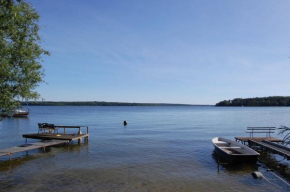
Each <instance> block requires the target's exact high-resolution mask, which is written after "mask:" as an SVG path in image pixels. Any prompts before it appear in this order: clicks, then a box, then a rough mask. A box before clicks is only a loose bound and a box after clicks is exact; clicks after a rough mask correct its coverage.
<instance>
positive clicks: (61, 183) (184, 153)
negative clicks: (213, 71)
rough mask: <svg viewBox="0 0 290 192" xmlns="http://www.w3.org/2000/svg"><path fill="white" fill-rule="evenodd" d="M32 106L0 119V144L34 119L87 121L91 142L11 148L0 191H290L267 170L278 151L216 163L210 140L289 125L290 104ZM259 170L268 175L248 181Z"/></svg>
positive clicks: (13, 140) (32, 127)
mask: <svg viewBox="0 0 290 192" xmlns="http://www.w3.org/2000/svg"><path fill="white" fill-rule="evenodd" d="M30 111H31V114H30V117H29V118H5V119H3V120H2V121H1V122H0V149H3V148H9V147H13V146H17V145H21V144H23V143H24V142H25V139H24V138H22V134H26V133H35V132H37V131H38V126H37V123H54V124H55V125H87V126H89V128H90V129H89V131H90V136H89V141H88V143H82V144H81V145H78V143H77V142H74V143H70V144H68V145H62V146H56V147H50V148H48V149H47V150H46V152H45V153H44V152H42V150H35V151H31V152H29V154H28V155H26V153H19V154H14V155H13V160H12V161H11V162H10V161H9V157H7V156H5V157H1V158H0V191H17V192H19V191H146V192H147V191H152V192H155V191H160V192H161V191H162V192H163V191H172V192H173V191H229V192H230V191H251V192H252V191H289V189H290V188H289V185H287V184H285V183H284V182H283V181H281V180H280V179H278V177H277V176H279V177H282V178H284V179H286V180H287V178H285V175H283V174H281V173H280V172H279V171H275V172H274V173H275V174H276V175H277V176H275V174H273V173H272V172H268V171H267V169H268V168H269V167H268V164H267V161H268V160H269V159H270V160H277V161H281V162H285V163H287V161H285V160H283V158H282V157H280V156H276V155H269V154H265V155H264V156H263V157H261V158H264V159H265V162H264V161H263V162H258V164H257V165H247V164H242V165H236V166H233V165H221V166H219V169H218V166H217V165H218V164H217V157H216V155H214V153H213V150H214V147H213V145H212V143H211V139H212V138H214V137H216V136H221V137H225V138H228V139H233V140H234V137H235V136H248V134H246V133H245V131H246V128H247V127H248V126H271V127H272V126H273V127H280V126H281V125H285V126H290V118H289V117H290V108H289V107H211V106H177V107H172V106H162V107H132V106H129V107H128V106H126V107H120V106H119V107H112V106H108V107H99V106H98V107H96V106H80V107H79V106H61V107H59V106H31V107H30ZM124 120H126V121H127V122H128V125H127V126H124V125H123V121H124ZM263 136H264V135H263ZM273 136H274V137H278V138H282V137H283V136H281V135H277V134H274V135H273ZM36 141H37V140H36ZM28 142H34V140H32V139H29V140H28ZM288 163H289V161H288ZM269 166H271V164H269ZM257 170H258V171H260V172H262V174H263V175H264V176H265V177H266V179H254V178H253V177H252V175H251V173H252V172H254V171H257ZM288 179H289V178H288Z"/></svg>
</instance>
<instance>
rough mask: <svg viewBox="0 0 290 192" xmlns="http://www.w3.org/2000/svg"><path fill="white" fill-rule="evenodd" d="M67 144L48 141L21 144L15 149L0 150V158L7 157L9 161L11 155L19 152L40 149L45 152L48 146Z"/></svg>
mask: <svg viewBox="0 0 290 192" xmlns="http://www.w3.org/2000/svg"><path fill="white" fill-rule="evenodd" d="M67 142H69V141H68V140H63V141H60V140H49V141H42V142H36V143H30V144H23V145H19V146H16V147H11V148H8V149H0V157H1V156H5V155H9V159H10V160H11V157H12V154H14V153H19V152H25V151H26V152H28V151H30V150H33V149H40V148H43V151H45V148H46V147H48V146H53V145H59V144H64V143H67Z"/></svg>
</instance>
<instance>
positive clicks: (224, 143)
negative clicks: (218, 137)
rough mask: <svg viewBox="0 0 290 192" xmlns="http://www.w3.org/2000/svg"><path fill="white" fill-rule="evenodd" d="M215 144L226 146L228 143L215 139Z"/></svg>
mask: <svg viewBox="0 0 290 192" xmlns="http://www.w3.org/2000/svg"><path fill="white" fill-rule="evenodd" d="M215 144H216V145H217V146H219V147H228V146H229V145H230V144H229V143H227V142H224V141H216V142H215Z"/></svg>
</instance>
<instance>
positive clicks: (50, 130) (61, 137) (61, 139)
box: [0, 123, 89, 160]
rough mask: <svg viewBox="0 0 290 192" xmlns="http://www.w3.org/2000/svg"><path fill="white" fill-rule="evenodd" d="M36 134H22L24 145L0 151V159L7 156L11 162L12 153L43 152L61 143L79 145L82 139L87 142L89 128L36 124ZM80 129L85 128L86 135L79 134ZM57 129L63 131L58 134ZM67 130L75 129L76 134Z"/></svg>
mask: <svg viewBox="0 0 290 192" xmlns="http://www.w3.org/2000/svg"><path fill="white" fill-rule="evenodd" d="M38 126H39V127H38V133H32V134H24V135H22V136H23V137H24V138H26V141H25V144H23V145H20V146H16V147H11V148H8V149H0V157H1V156H5V155H9V159H10V160H11V156H12V154H14V153H19V152H24V151H26V152H28V151H30V150H33V149H39V148H43V150H44V151H45V147H48V146H53V145H59V144H63V143H67V142H70V141H73V140H78V142H79V143H80V141H81V139H82V138H84V139H86V140H88V137H89V127H88V126H65V125H57V126H55V125H54V124H48V123H39V124H38ZM81 128H86V133H85V134H83V133H82V132H81ZM59 129H63V131H62V132H61V133H59ZM67 129H77V130H78V132H77V133H67ZM27 139H39V140H42V141H41V142H36V143H29V144H28V143H27Z"/></svg>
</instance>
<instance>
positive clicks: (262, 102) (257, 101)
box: [216, 96, 290, 106]
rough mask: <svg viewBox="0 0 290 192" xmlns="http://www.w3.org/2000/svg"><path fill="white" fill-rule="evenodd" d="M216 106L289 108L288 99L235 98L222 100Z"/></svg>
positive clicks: (289, 102) (275, 97) (278, 97)
mask: <svg viewBox="0 0 290 192" xmlns="http://www.w3.org/2000/svg"><path fill="white" fill-rule="evenodd" d="M216 106H290V97H282V96H274V97H256V98H246V99H241V98H237V99H234V100H224V101H221V102H219V103H217V104H216Z"/></svg>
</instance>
